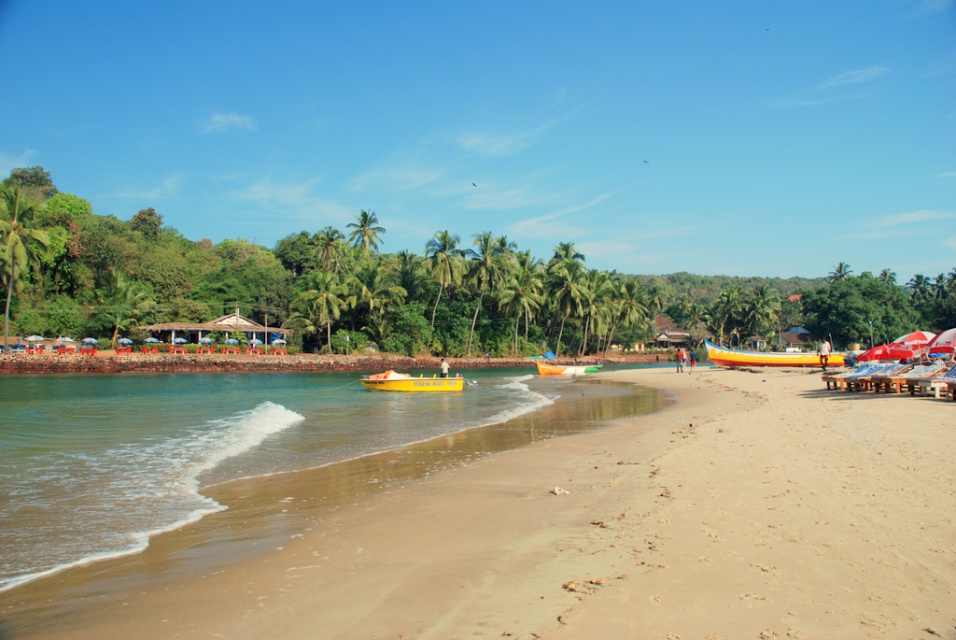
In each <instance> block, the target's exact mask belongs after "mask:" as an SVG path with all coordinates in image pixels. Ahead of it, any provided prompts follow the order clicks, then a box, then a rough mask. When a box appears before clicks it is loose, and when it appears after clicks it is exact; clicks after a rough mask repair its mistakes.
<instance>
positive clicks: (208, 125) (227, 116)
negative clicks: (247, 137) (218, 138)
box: [199, 113, 258, 133]
mask: <svg viewBox="0 0 956 640" xmlns="http://www.w3.org/2000/svg"><path fill="white" fill-rule="evenodd" d="M257 128H258V127H256V123H255V121H254V120H253V119H252V117H251V116H247V115H242V114H239V113H214V114H212V115H211V116H209V117H208V118H206V119H205V120H204V121H202V122H200V123H199V132H200V133H222V132H224V131H255V130H256V129H257Z"/></svg>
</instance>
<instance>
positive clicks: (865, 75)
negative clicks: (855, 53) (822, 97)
mask: <svg viewBox="0 0 956 640" xmlns="http://www.w3.org/2000/svg"><path fill="white" fill-rule="evenodd" d="M889 72H890V69H889V68H888V67H883V66H880V65H873V66H871V67H867V68H865V69H851V70H850V71H844V72H843V73H840V74H838V75H835V76H833V77H831V78H827V79H826V80H824V81H823V83H822V84H820V85H817V87H816V90H817V91H824V90H826V89H832V88H834V87H842V86H846V85H850V84H861V83H863V82H871V81H873V80H876V79H877V78H880V77H882V76H885V75H886V74H888V73H889Z"/></svg>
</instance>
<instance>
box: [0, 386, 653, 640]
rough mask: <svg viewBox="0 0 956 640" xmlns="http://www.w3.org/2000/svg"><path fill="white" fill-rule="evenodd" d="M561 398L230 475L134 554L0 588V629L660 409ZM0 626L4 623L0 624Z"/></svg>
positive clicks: (588, 395)
mask: <svg viewBox="0 0 956 640" xmlns="http://www.w3.org/2000/svg"><path fill="white" fill-rule="evenodd" d="M560 393H561V398H560V399H559V400H557V401H556V402H555V403H554V404H552V405H549V406H547V407H545V408H544V409H542V410H540V411H536V412H532V413H529V414H525V415H522V416H520V417H518V418H515V419H513V420H510V421H507V422H504V423H501V424H496V425H491V426H488V427H481V428H476V429H470V430H467V431H463V432H460V433H455V434H451V435H447V436H443V437H440V438H436V439H434V440H429V441H427V442H422V443H417V444H413V445H409V446H407V447H403V448H400V449H397V450H393V451H387V452H382V453H378V454H374V455H369V456H365V457H362V458H358V459H355V460H349V461H346V462H341V463H337V464H332V465H328V466H325V467H321V468H318V469H312V470H307V471H299V472H294V473H284V474H277V475H273V476H266V477H255V478H247V479H242V480H237V481H233V482H228V483H224V484H221V485H216V486H212V487H208V488H207V489H205V490H204V493H205V494H207V495H209V496H210V497H212V498H214V499H215V500H216V501H218V502H219V503H221V504H224V505H227V506H228V509H227V510H225V511H222V512H219V513H215V514H212V515H210V516H207V517H206V518H204V519H202V520H201V521H199V522H198V523H195V524H193V525H190V526H187V527H184V528H183V529H180V530H177V531H174V532H171V533H166V534H162V535H158V536H156V537H154V538H153V539H152V540H151V542H150V546H149V548H148V549H147V550H146V551H144V552H143V553H140V554H136V555H133V556H128V557H125V558H117V559H112V560H107V561H103V562H100V563H96V564H93V565H90V566H87V567H80V568H76V569H72V570H68V571H64V572H62V573H60V574H56V575H54V576H52V577H50V578H47V579H43V580H38V581H36V582H34V583H30V584H27V585H25V586H23V587H20V588H19V589H15V590H13V591H11V592H8V593H4V594H0V608H2V609H4V610H6V611H5V615H4V618H5V620H4V621H3V622H2V623H0V624H2V625H3V626H0V638H6V637H12V636H13V635H14V634H13V633H12V630H13V629H16V630H17V632H18V633H17V635H19V634H20V633H25V634H27V635H29V634H30V633H35V632H39V631H40V630H42V629H43V628H45V625H49V624H55V623H54V620H55V619H62V618H63V616H80V617H81V618H82V617H86V616H93V615H95V612H94V611H91V610H90V601H91V600H90V599H91V598H94V597H95V598H98V599H99V600H98V601H99V602H103V601H104V599H105V600H106V601H111V600H115V599H120V598H123V597H125V594H128V593H131V592H144V591H148V590H151V589H155V588H161V587H163V586H168V585H170V584H173V583H175V581H176V580H177V579H180V578H182V577H183V576H185V575H188V574H191V575H198V574H202V573H206V572H209V571H214V570H217V569H222V568H224V567H226V566H227V565H229V564H230V563H232V562H237V561H241V560H244V559H248V558H251V557H254V556H257V555H261V554H263V553H266V552H267V551H270V550H272V549H274V548H275V547H277V546H281V545H282V544H285V543H286V542H287V541H288V540H289V539H290V538H291V537H296V536H299V535H302V534H303V533H304V532H307V531H314V530H321V527H322V526H323V522H324V521H326V520H327V519H328V518H330V517H332V516H334V514H335V513H336V512H337V511H339V510H340V509H341V508H343V507H344V506H349V505H353V504H356V503H358V502H360V501H361V500H363V499H364V498H366V497H368V496H370V495H374V494H377V493H380V492H383V491H390V490H394V489H396V488H398V487H400V486H401V485H403V484H405V483H408V482H411V481H414V480H416V479H420V478H424V477H427V476H429V475H430V474H433V473H436V472H440V471H443V470H447V469H452V468H455V467H459V466H461V465H466V464H468V463H470V462H473V461H475V460H477V459H481V458H483V457H487V456H490V455H493V454H495V453H498V452H503V451H508V450H513V449H517V448H520V447H523V446H525V445H528V444H531V443H533V442H537V441H541V440H545V439H548V438H553V437H557V436H562V435H569V434H574V433H580V432H583V431H587V430H592V429H596V428H600V427H602V426H604V425H606V424H607V423H608V422H609V421H611V420H614V419H618V418H623V417H627V416H635V415H643V414H648V413H652V412H654V411H657V410H659V409H661V408H662V407H663V406H664V404H665V402H666V400H665V399H664V398H663V396H662V395H661V394H659V393H658V392H656V391H655V390H652V389H646V388H640V387H634V386H632V385H629V384H616V383H608V382H601V381H596V380H580V381H569V382H565V383H563V384H562V385H561V388H560ZM4 627H6V628H4Z"/></svg>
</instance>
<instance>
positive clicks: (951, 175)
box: [936, 171, 956, 178]
mask: <svg viewBox="0 0 956 640" xmlns="http://www.w3.org/2000/svg"><path fill="white" fill-rule="evenodd" d="M936 177H937V178H956V171H944V172H943V173H939V174H937V175H936Z"/></svg>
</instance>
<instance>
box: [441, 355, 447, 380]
mask: <svg viewBox="0 0 956 640" xmlns="http://www.w3.org/2000/svg"><path fill="white" fill-rule="evenodd" d="M441 377H442V378H447V377H448V363H447V362H445V359H444V358H442V359H441Z"/></svg>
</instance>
